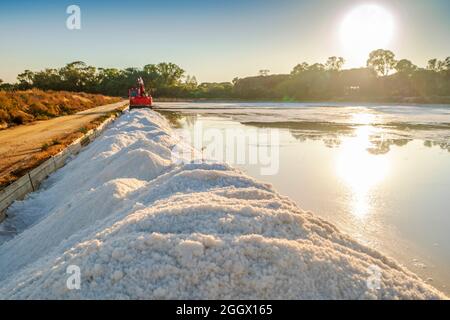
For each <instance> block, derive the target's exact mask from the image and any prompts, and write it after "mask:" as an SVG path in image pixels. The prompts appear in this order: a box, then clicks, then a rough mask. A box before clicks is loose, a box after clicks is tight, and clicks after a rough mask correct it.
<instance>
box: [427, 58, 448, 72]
mask: <svg viewBox="0 0 450 320" xmlns="http://www.w3.org/2000/svg"><path fill="white" fill-rule="evenodd" d="M427 69H428V70H431V71H434V72H441V71H443V70H444V69H445V61H440V60H438V59H431V60H429V61H428V64H427Z"/></svg>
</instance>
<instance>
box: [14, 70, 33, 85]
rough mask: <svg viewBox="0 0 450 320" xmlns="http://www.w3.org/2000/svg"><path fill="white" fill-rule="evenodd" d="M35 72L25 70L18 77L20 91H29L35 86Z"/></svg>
mask: <svg viewBox="0 0 450 320" xmlns="http://www.w3.org/2000/svg"><path fill="white" fill-rule="evenodd" d="M33 79H34V72H33V71H30V70H25V71H24V72H22V73H20V74H19V75H18V76H17V81H18V82H19V85H18V86H19V89H29V88H31V87H32V86H33Z"/></svg>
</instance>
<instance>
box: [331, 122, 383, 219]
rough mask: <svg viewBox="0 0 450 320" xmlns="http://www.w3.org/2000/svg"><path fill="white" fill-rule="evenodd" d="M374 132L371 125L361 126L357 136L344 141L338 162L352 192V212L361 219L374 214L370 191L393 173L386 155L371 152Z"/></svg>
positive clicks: (338, 170)
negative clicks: (371, 139) (370, 213)
mask: <svg viewBox="0 0 450 320" xmlns="http://www.w3.org/2000/svg"><path fill="white" fill-rule="evenodd" d="M371 130H372V127H371V126H362V127H359V128H358V129H357V130H356V136H355V137H352V138H349V139H347V140H346V141H344V143H343V145H342V151H341V154H340V156H339V158H338V162H337V173H338V175H339V176H340V177H341V178H342V179H343V182H344V183H345V185H347V187H348V188H349V189H350V191H351V193H352V196H351V197H352V199H351V208H350V211H351V212H352V214H353V215H354V216H355V217H358V218H364V217H365V216H366V215H367V214H368V212H369V211H370V208H371V201H370V191H371V189H372V187H374V186H375V185H376V184H378V183H379V182H381V181H382V180H383V179H384V178H385V177H386V175H387V173H388V170H389V162H388V158H387V157H386V156H382V155H371V154H370V153H369V152H368V151H367V148H368V147H370V139H369V137H370V134H371Z"/></svg>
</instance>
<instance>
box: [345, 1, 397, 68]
mask: <svg viewBox="0 0 450 320" xmlns="http://www.w3.org/2000/svg"><path fill="white" fill-rule="evenodd" d="M393 35H394V18H393V16H392V15H391V13H390V12H389V11H387V10H386V9H384V8H383V7H380V6H378V5H374V4H366V5H361V6H359V7H357V8H355V9H353V10H352V11H351V12H350V13H348V14H347V16H346V17H345V18H344V21H343V22H342V25H341V29H340V37H341V42H342V45H343V48H344V51H345V54H346V55H347V57H348V58H349V62H350V63H353V64H358V65H361V64H365V59H367V56H368V54H369V53H370V52H371V51H372V50H375V49H381V48H385V47H386V46H387V45H388V44H389V43H390V41H391V40H392V37H393Z"/></svg>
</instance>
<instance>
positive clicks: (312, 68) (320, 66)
mask: <svg viewBox="0 0 450 320" xmlns="http://www.w3.org/2000/svg"><path fill="white" fill-rule="evenodd" d="M324 70H325V66H324V65H323V64H322V63H314V64H313V65H311V66H309V68H308V71H324Z"/></svg>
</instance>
